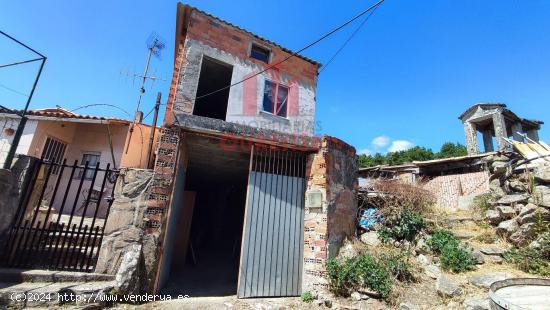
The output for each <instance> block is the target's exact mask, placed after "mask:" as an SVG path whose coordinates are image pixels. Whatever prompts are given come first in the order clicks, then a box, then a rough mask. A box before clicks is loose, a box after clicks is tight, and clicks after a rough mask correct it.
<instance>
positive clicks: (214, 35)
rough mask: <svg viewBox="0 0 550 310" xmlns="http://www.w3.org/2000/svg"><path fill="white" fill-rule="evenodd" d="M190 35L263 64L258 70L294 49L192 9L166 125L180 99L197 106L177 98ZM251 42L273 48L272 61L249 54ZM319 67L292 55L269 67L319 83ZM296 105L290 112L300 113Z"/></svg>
mask: <svg viewBox="0 0 550 310" xmlns="http://www.w3.org/2000/svg"><path fill="white" fill-rule="evenodd" d="M178 31H179V30H178ZM186 39H193V40H197V41H200V42H202V43H203V44H206V45H209V46H211V47H215V48H217V49H220V50H223V51H226V52H227V53H229V54H232V55H233V56H236V57H238V58H241V59H243V60H246V61H248V62H250V63H254V64H256V65H257V66H258V67H259V68H258V72H259V71H261V70H263V69H265V68H267V67H269V66H270V65H271V64H273V63H277V62H278V61H280V60H282V59H285V58H286V57H288V56H290V55H291V54H290V53H288V52H286V51H283V50H282V49H281V48H279V47H277V46H275V45H273V44H271V43H269V42H266V41H263V40H261V39H259V38H256V37H255V36H254V35H252V34H250V33H248V32H246V31H244V30H240V29H237V28H235V27H233V26H230V25H228V24H226V23H223V22H221V21H220V20H218V19H216V18H214V17H211V16H208V15H206V14H204V13H201V12H199V11H197V10H195V9H192V13H191V18H190V23H189V27H188V29H187V35H186V37H185V38H182V40H181V42H177V44H178V47H177V50H176V58H175V61H174V71H173V75H172V82H171V85H170V93H169V96H168V101H167V104H166V110H165V115H164V125H166V126H167V125H170V124H172V123H173V121H174V114H173V112H172V110H173V108H174V103H175V102H176V101H177V102H183V103H184V107H183V110H184V112H186V113H192V110H193V104H192V103H191V102H187V101H186V100H185V99H184V98H181V100H176V99H177V98H176V97H177V96H178V85H179V84H180V76H181V75H180V73H181V69H182V67H184V66H185V65H186V59H185V55H186V47H185V46H184V41H185V40H186ZM251 42H255V43H258V44H260V45H261V46H265V47H268V48H269V49H271V53H272V62H271V64H266V63H264V62H261V61H259V60H256V59H254V58H250V57H249V55H248V53H249V46H250V43H251ZM317 70H318V65H316V64H313V63H311V62H309V61H306V60H304V59H302V58H300V57H292V58H290V59H288V60H287V61H285V62H284V63H282V64H280V65H277V66H276V67H274V68H271V69H270V70H269V71H270V73H271V74H275V73H277V72H278V73H285V74H288V75H289V76H291V77H292V79H294V80H303V81H305V82H307V83H309V84H311V85H316V81H317ZM294 106H296V107H297V104H295V105H291V111H290V112H289V113H290V114H292V113H295V114H296V113H297V112H296V111H294V110H292V107H294Z"/></svg>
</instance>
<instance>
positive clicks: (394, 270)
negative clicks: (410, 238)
mask: <svg viewBox="0 0 550 310" xmlns="http://www.w3.org/2000/svg"><path fill="white" fill-rule="evenodd" d="M409 256H410V253H408V252H406V251H400V252H395V251H394V252H388V253H383V254H380V257H379V259H380V261H381V262H383V263H384V265H386V267H387V269H388V271H389V272H390V273H391V274H392V275H393V276H394V277H395V278H396V279H397V280H399V281H407V282H410V281H414V274H413V268H414V267H413V265H412V264H411V263H409Z"/></svg>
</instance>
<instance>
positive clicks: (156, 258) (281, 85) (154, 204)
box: [96, 4, 357, 297]
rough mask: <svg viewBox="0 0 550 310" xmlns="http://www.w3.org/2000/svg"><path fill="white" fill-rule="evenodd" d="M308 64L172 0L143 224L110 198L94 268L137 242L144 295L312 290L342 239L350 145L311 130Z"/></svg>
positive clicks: (350, 199) (350, 179) (110, 265)
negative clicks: (161, 111)
mask: <svg viewBox="0 0 550 310" xmlns="http://www.w3.org/2000/svg"><path fill="white" fill-rule="evenodd" d="M319 67H320V64H319V63H317V62H316V61H314V60H311V59H309V58H307V57H304V56H301V55H298V54H295V53H294V52H292V51H290V50H288V49H286V48H284V47H282V46H280V45H278V44H276V43H274V42H271V41H269V40H267V39H264V38H262V37H260V36H258V35H255V34H253V33H250V32H248V31H246V30H244V29H241V28H239V27H237V26H235V25H232V24H231V23H229V22H227V21H224V20H222V19H220V18H217V17H214V16H212V15H210V14H208V13H205V12H202V11H200V10H198V9H196V8H193V7H190V6H188V5H183V4H178V7H177V21H176V35H175V59H174V73H173V77H172V84H171V88H170V95H169V98H168V103H167V107H166V114H165V117H164V127H163V132H162V134H161V136H160V138H159V145H158V149H157V160H156V164H155V169H154V172H152V174H151V175H150V179H151V180H150V182H149V181H148V182H149V183H147V184H145V185H144V186H146V187H147V190H146V191H145V192H146V196H144V198H143V199H142V200H140V202H139V203H137V204H136V205H137V208H138V209H140V210H141V209H143V210H142V211H141V212H137V211H136V212H137V214H142V216H143V221H139V220H138V221H136V220H135V218H133V219H132V220H128V221H125V220H121V219H122V218H124V217H125V215H124V214H126V213H124V212H126V211H125V209H124V208H126V207H127V206H125V205H124V204H119V205H117V200H115V203H114V205H113V208H112V210H113V211H112V212H113V213H112V214H111V217H110V218H112V217H117V219H118V220H116V221H115V220H113V221H112V223H113V224H109V223H110V222H108V223H107V229H106V236H105V241H104V244H103V246H102V247H103V248H102V253H101V254H100V257H99V261H98V266H97V270H96V271H97V272H106V273H116V272H120V271H117V270H119V269H120V268H121V267H120V265H121V261H123V259H122V256H123V255H124V254H125V250H123V249H124V248H126V249H128V248H129V246H130V245H129V244H134V245H135V244H139V247H141V250H137V252H140V253H141V254H139V255H140V256H141V257H142V259H143V261H144V275H143V276H142V281H141V282H140V283H142V284H141V286H142V287H141V289H142V290H144V291H150V292H159V291H164V292H169V293H174V294H176V293H177V294H188V295H190V296H197V295H225V294H237V295H238V296H239V297H256V296H297V295H300V294H301V293H302V292H303V291H305V290H313V289H317V288H319V289H322V288H324V287H326V285H327V282H326V277H325V276H326V272H325V265H324V264H325V262H326V260H327V258H328V257H329V256H330V255H335V254H336V253H337V251H338V249H339V246H340V245H341V243H342V241H343V240H344V238H345V237H346V236H351V235H353V234H354V232H355V224H354V223H355V216H356V209H355V208H356V203H355V196H354V192H353V191H354V189H355V187H356V179H357V178H356V170H357V168H356V156H355V149H354V148H353V147H351V146H349V145H347V144H346V143H344V142H342V141H340V140H338V139H335V138H332V137H326V136H325V137H318V136H315V135H314V129H315V119H314V115H315V104H316V86H317V73H318V69H319ZM144 178H145V177H144V176H141V179H142V180H141V181H140V180H137V179H136V180H134V181H135V182H137V183H139V182H143V179H144ZM134 181H132V176H131V175H127V176H124V175H123V176H122V182H123V183H124V182H127V184H130V183H132V182H134ZM135 182H134V183H135ZM123 187H124V186H122V187H121V188H123ZM115 198H116V197H115ZM136 231H137V232H136ZM129 232H131V233H129ZM125 234H126V235H127V236H130V235H131V237H127V238H126V237H124V236H125ZM120 240H127V241H128V240H130V241H128V245H127V246H126V247H124V246H121V245H120ZM122 264H124V263H122Z"/></svg>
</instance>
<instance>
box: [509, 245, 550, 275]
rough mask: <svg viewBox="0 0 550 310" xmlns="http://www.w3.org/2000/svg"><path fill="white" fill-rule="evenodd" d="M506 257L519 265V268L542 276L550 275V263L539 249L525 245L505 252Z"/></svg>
mask: <svg viewBox="0 0 550 310" xmlns="http://www.w3.org/2000/svg"><path fill="white" fill-rule="evenodd" d="M504 259H505V260H506V261H508V262H510V263H512V264H514V265H516V267H518V269H520V270H522V271H524V272H527V273H531V274H536V275H540V276H545V277H546V276H550V263H549V261H548V257H544V255H543V252H542V251H541V250H539V249H534V248H530V247H525V248H521V249H511V250H509V251H507V252H506V253H504Z"/></svg>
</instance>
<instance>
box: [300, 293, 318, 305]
mask: <svg viewBox="0 0 550 310" xmlns="http://www.w3.org/2000/svg"><path fill="white" fill-rule="evenodd" d="M301 298H302V301H303V302H305V303H310V302H312V301H313V300H314V299H315V298H314V297H313V294H311V292H309V291H308V292H303V293H302V296H301Z"/></svg>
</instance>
